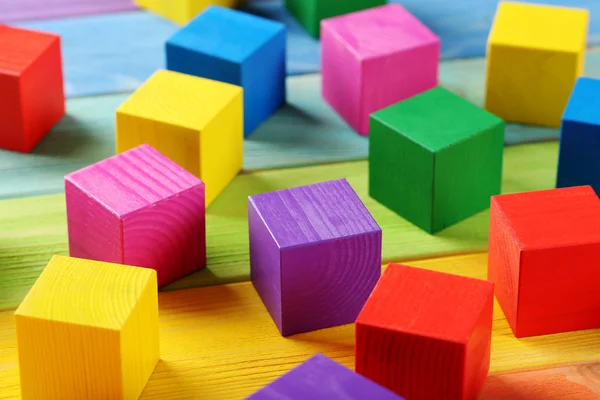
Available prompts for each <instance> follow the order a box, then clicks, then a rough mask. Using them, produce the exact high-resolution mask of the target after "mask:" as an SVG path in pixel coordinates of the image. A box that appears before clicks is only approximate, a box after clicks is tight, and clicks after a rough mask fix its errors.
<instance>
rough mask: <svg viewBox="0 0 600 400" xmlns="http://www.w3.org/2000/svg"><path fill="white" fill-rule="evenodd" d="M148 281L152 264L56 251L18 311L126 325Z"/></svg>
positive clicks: (101, 324)
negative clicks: (135, 264)
mask: <svg viewBox="0 0 600 400" xmlns="http://www.w3.org/2000/svg"><path fill="white" fill-rule="evenodd" d="M148 285H154V286H155V287H156V271H154V270H152V269H147V268H138V267H131V266H128V265H122V264H112V263H105V262H99V261H91V260H84V259H80V258H73V257H64V256H54V257H53V258H52V259H51V260H50V262H49V263H48V265H47V266H46V268H45V269H44V271H43V272H42V274H41V275H40V277H39V278H38V280H37V281H36V283H35V284H34V285H33V287H32V288H31V290H30V291H29V293H28V294H27V296H26V297H25V299H24V300H23V302H22V303H21V304H20V305H19V308H18V309H17V311H15V315H19V316H24V317H31V318H38V319H49V320H50V319H51V320H53V321H60V322H65V323H73V324H78V325H85V326H94V327H98V328H104V329H109V330H121V329H122V327H123V326H124V324H125V322H127V318H128V317H129V315H130V314H131V312H132V311H133V309H134V307H135V305H136V304H137V300H138V299H139V298H140V296H142V293H143V291H144V289H146V287H148ZM156 290H158V289H156Z"/></svg>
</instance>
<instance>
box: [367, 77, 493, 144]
mask: <svg viewBox="0 0 600 400" xmlns="http://www.w3.org/2000/svg"><path fill="white" fill-rule="evenodd" d="M441 105H443V106H441ZM423 115H427V118H423ZM371 118H372V119H377V120H379V121H381V122H382V123H383V124H385V125H388V126H390V127H392V128H393V129H394V130H396V131H397V132H400V133H401V134H402V135H404V136H406V137H407V138H409V139H410V140H412V141H414V142H415V143H417V144H420V145H421V146H423V147H425V148H426V149H428V150H429V151H432V152H437V151H439V150H441V149H443V148H446V147H449V146H451V145H453V144H456V143H458V142H461V141H463V140H465V139H467V138H469V137H471V136H473V135H476V134H478V133H480V132H482V131H484V130H487V129H490V128H492V127H495V126H498V125H500V124H504V121H503V120H502V119H500V118H498V117H496V116H495V115H493V114H490V113H489V112H487V111H485V110H483V109H481V108H479V107H477V106H476V105H474V104H472V103H470V102H469V101H467V100H465V99H463V98H461V97H460V96H457V95H455V94H454V93H452V92H450V91H448V90H446V89H444V88H441V87H437V88H434V89H431V90H428V91H426V92H423V93H421V94H419V95H416V96H414V97H411V98H409V99H407V100H404V101H401V102H399V103H396V104H394V105H392V106H389V107H387V108H384V109H383V110H380V111H378V112H376V113H374V114H372V116H371Z"/></svg>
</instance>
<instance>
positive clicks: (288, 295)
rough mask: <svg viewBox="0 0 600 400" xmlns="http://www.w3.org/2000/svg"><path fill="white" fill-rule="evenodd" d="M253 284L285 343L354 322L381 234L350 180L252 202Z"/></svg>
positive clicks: (377, 269)
mask: <svg viewBox="0 0 600 400" xmlns="http://www.w3.org/2000/svg"><path fill="white" fill-rule="evenodd" d="M248 203H249V204H248V224H249V231H250V270H251V279H252V283H253V284H254V287H255V288H256V291H257V292H258V294H259V295H260V297H261V299H262V301H263V303H264V304H265V306H266V307H267V310H268V311H269V313H270V314H271V317H272V318H273V321H274V322H275V324H276V325H277V327H278V328H279V331H280V332H281V334H282V335H283V336H288V335H293V334H296V333H302V332H308V331H313V330H317V329H323V328H329V327H332V326H338V325H344V324H348V323H352V322H354V320H355V319H356V317H357V316H358V313H359V312H360V310H361V309H362V307H363V305H364V304H365V302H366V301H367V298H368V297H369V295H370V294H371V291H372V290H373V288H374V287H375V284H376V283H377V280H378V279H379V277H380V276H381V228H379V226H378V225H377V223H376V222H375V220H374V219H373V217H372V216H371V214H370V213H369V211H368V210H367V209H366V207H365V206H364V204H363V203H362V201H361V200H360V199H359V197H358V195H357V194H356V193H355V192H354V190H353V189H352V187H351V186H350V184H349V183H348V182H347V181H346V180H345V179H340V180H334V181H328V182H322V183H317V184H314V185H308V186H301V187H295V188H291V189H285V190H280V191H276V192H270V193H263V194H259V195H255V196H250V197H249V199H248Z"/></svg>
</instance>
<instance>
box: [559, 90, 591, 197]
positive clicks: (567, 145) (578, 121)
mask: <svg viewBox="0 0 600 400" xmlns="http://www.w3.org/2000/svg"><path fill="white" fill-rule="evenodd" d="M598 110H600V80H598V79H590V78H579V80H578V81H577V83H576V84H575V88H574V89H573V93H572V94H571V98H570V100H569V103H568V105H567V109H566V110H565V113H564V114H563V120H562V127H561V135H560V150H559V158H558V173H557V177H556V186H557V187H568V186H582V185H590V186H592V187H593V188H594V190H595V191H596V193H600V163H598V159H599V158H600V113H598Z"/></svg>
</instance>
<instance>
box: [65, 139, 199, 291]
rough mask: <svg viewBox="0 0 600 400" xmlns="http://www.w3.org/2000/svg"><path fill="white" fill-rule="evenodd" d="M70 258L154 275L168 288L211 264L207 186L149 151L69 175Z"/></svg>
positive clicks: (130, 153) (129, 153)
mask: <svg viewBox="0 0 600 400" xmlns="http://www.w3.org/2000/svg"><path fill="white" fill-rule="evenodd" d="M65 194H66V201H67V222H68V231H69V252H70V255H71V257H77V258H86V259H90V260H97V261H106V262H112V263H119V264H125V265H133V266H138V267H146V268H153V269H155V270H156V271H157V276H158V285H159V286H163V285H166V284H167V283H170V282H172V281H174V280H176V279H179V278H181V277H183V276H185V275H188V274H190V273H192V272H194V271H197V270H199V269H201V268H203V267H204V266H205V265H206V229H205V227H206V224H205V209H206V207H205V202H204V183H203V182H202V181H201V180H200V179H198V178H196V177H195V176H194V175H192V174H190V173H189V172H187V171H186V170H184V169H183V168H181V167H179V166H178V165H177V164H175V163H174V162H173V161H171V160H170V159H168V158H167V157H166V156H164V155H162V154H161V153H159V152H158V151H157V150H155V149H154V148H152V147H150V146H149V145H141V146H139V147H136V148H133V149H131V150H129V151H127V152H124V153H121V154H118V155H116V156H113V157H110V158H107V159H105V160H102V161H100V162H98V163H95V164H92V165H90V166H88V167H85V168H83V169H80V170H78V171H75V172H73V173H71V174H69V175H67V176H65Z"/></svg>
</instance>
